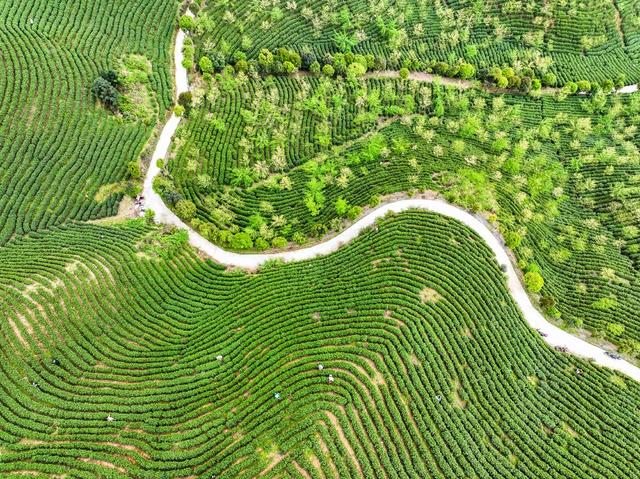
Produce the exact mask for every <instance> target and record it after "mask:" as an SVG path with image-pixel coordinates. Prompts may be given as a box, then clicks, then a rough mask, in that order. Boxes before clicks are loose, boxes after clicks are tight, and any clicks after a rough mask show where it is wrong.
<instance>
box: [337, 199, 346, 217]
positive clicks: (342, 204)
mask: <svg viewBox="0 0 640 479" xmlns="http://www.w3.org/2000/svg"><path fill="white" fill-rule="evenodd" d="M347 211H349V203H347V200H345V199H344V198H338V199H337V200H336V213H338V215H339V216H344V215H346V214H347Z"/></svg>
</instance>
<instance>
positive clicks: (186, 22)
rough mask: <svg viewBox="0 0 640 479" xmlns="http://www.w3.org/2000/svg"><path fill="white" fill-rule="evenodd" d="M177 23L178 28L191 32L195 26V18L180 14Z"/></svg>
mask: <svg viewBox="0 0 640 479" xmlns="http://www.w3.org/2000/svg"><path fill="white" fill-rule="evenodd" d="M178 23H179V25H180V28H181V29H183V30H184V31H186V32H192V31H193V30H195V28H196V20H195V18H193V17H192V16H190V15H182V16H181V17H180V21H179V22H178Z"/></svg>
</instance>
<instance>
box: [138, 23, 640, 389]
mask: <svg viewBox="0 0 640 479" xmlns="http://www.w3.org/2000/svg"><path fill="white" fill-rule="evenodd" d="M183 44H184V33H183V32H182V31H179V32H178V34H177V36H176V45H175V65H176V91H177V94H178V95H179V94H180V93H182V92H185V91H188V89H189V84H188V77H187V72H186V71H185V69H184V68H183V66H182V48H183ZM635 91H637V87H636V86H635V85H633V86H629V87H625V88H623V89H621V90H619V92H620V93H632V92H635ZM179 123H180V118H179V117H176V116H175V115H172V116H171V118H170V119H169V121H168V122H167V124H166V125H165V126H164V129H163V130H162V133H161V135H160V139H159V140H158V144H157V146H156V149H155V152H154V154H153V157H152V161H151V165H150V166H149V170H148V171H147V175H146V178H145V182H144V193H143V195H144V197H145V207H146V208H150V209H152V210H153V211H154V212H155V219H156V222H158V223H163V224H170V225H174V226H177V227H179V228H184V229H186V230H188V232H189V242H190V244H191V245H192V246H194V247H195V248H198V249H199V250H201V251H202V252H204V253H205V254H207V255H208V256H210V257H211V258H212V259H214V260H215V261H217V262H219V263H222V264H224V265H228V266H237V267H241V268H247V269H255V268H257V267H258V266H260V265H261V264H263V263H265V262H266V261H269V260H273V259H281V260H284V261H301V260H305V259H311V258H314V257H316V256H322V255H327V254H329V253H332V252H334V251H336V250H337V249H338V248H340V247H341V246H342V245H344V244H345V243H348V242H349V241H351V240H352V239H354V238H355V237H356V236H358V234H359V233H360V232H361V231H362V229H363V228H367V227H369V226H371V225H373V224H374V222H375V220H376V219H377V218H380V217H382V216H384V215H385V214H387V213H388V212H396V213H399V212H401V211H406V210H409V209H415V208H419V209H424V210H427V211H431V212H434V213H439V214H441V215H444V216H448V217H450V218H454V219H456V220H458V221H460V222H462V223H464V224H465V225H467V226H468V227H469V228H471V229H473V230H474V231H475V232H476V233H477V234H478V235H480V237H481V238H482V239H483V240H484V241H485V242H486V243H487V245H488V246H489V247H490V248H491V250H492V251H493V252H494V254H495V255H496V258H497V260H498V263H499V264H501V265H505V266H506V269H507V271H506V276H507V287H508V288H509V291H510V292H511V295H512V297H513V299H514V301H515V302H516V304H517V305H518V307H519V308H520V311H521V312H522V315H523V316H524V318H525V320H526V321H527V323H528V324H529V326H531V327H532V328H535V329H538V330H539V331H540V332H542V333H544V334H545V335H546V336H544V340H545V341H546V342H547V343H548V344H549V345H551V346H560V347H565V348H567V351H568V352H570V353H571V354H574V355H576V356H580V357H582V358H585V359H591V360H593V361H595V362H596V363H597V364H599V365H601V366H606V367H608V368H610V369H614V370H616V371H620V372H622V373H624V374H627V375H628V376H630V377H632V378H633V379H635V380H636V381H640V368H638V367H637V366H634V365H632V364H631V363H629V362H627V361H624V360H622V359H618V360H616V359H612V358H610V357H608V356H607V355H606V354H605V351H604V350H603V349H601V348H599V347H597V346H594V345H592V344H589V343H588V342H586V341H583V340H581V339H579V338H577V337H575V336H573V335H571V334H569V333H567V332H566V331H564V330H562V329H560V328H558V327H557V326H554V325H553V324H551V323H549V322H548V321H547V320H546V319H545V318H544V316H543V315H542V314H541V313H540V312H539V311H538V310H537V309H536V307H535V306H534V305H533V304H532V303H531V300H530V299H529V296H528V295H527V293H526V291H525V289H524V286H523V285H522V283H521V282H520V278H519V276H518V274H517V273H516V270H515V269H514V267H513V265H512V263H511V261H510V259H509V256H508V254H507V251H506V249H505V247H504V245H503V242H502V240H501V239H500V238H499V237H497V236H496V235H495V234H494V233H493V232H492V231H491V230H490V229H489V228H488V227H487V225H486V224H485V223H484V222H482V221H480V220H479V219H478V218H476V217H475V216H473V215H471V214H470V213H468V212H467V211H465V210H463V209H461V208H458V207H457V206H454V205H451V204H449V203H447V202H445V201H443V200H437V199H436V200H429V199H407V200H398V201H395V202H393V203H389V204H385V205H383V206H381V207H379V208H377V209H375V210H373V211H371V212H370V213H369V214H367V215H366V216H365V217H363V218H361V219H360V220H358V221H357V222H356V223H354V224H353V225H351V226H350V227H349V228H347V229H346V230H344V231H343V232H342V233H340V234H339V235H337V236H335V237H333V238H331V239H329V240H327V241H325V242H323V243H320V244H316V245H314V246H311V247H308V248H303V249H298V250H294V251H284V252H280V253H272V254H240V253H234V252H230V251H225V250H223V249H222V248H220V247H218V246H216V245H214V244H213V243H211V242H209V241H208V240H206V239H205V238H203V237H202V236H201V235H199V234H198V233H197V232H196V231H194V230H193V229H191V228H190V227H189V226H187V225H186V224H185V223H184V222H183V221H182V220H180V218H178V217H177V216H176V215H175V213H173V212H172V211H171V210H170V209H169V208H168V207H167V206H166V205H165V204H164V202H163V201H162V198H161V197H160V196H159V195H158V194H157V193H155V192H154V191H153V188H152V184H153V178H155V176H156V175H157V174H158V173H159V172H160V169H159V168H158V166H157V165H156V163H157V160H158V159H160V158H166V156H167V153H168V151H169V146H170V144H171V139H172V138H173V135H174V133H175V131H176V128H177V127H178V124H179Z"/></svg>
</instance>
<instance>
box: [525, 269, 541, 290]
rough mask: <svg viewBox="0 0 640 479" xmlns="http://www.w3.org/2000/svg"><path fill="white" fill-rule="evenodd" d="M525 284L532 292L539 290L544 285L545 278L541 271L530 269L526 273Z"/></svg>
mask: <svg viewBox="0 0 640 479" xmlns="http://www.w3.org/2000/svg"><path fill="white" fill-rule="evenodd" d="M524 284H525V286H526V287H527V289H528V290H529V291H531V292H532V293H537V292H539V291H540V290H541V289H542V287H543V286H544V280H543V279H542V276H541V275H540V273H537V272H535V271H529V272H528V273H526V274H525V275H524Z"/></svg>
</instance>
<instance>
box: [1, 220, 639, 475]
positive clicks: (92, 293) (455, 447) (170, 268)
mask: <svg viewBox="0 0 640 479" xmlns="http://www.w3.org/2000/svg"><path fill="white" fill-rule="evenodd" d="M178 244H179V238H177V237H176V236H175V235H174V236H166V235H164V236H163V235H161V234H160V232H159V231H158V230H155V229H154V230H150V229H149V228H147V227H144V226H143V225H142V224H141V223H139V222H133V223H129V224H125V225H122V226H120V227H111V228H107V227H98V226H90V225H82V226H80V225H79V226H74V227H67V228H63V229H60V230H58V231H55V232H51V233H48V234H46V235H44V234H43V235H37V236H36V237H33V238H29V239H21V240H15V241H12V242H11V243H10V244H9V245H7V246H5V247H3V248H2V249H1V250H0V259H1V261H0V265H1V266H0V278H2V279H1V280H0V289H1V290H2V294H1V295H0V297H1V298H2V306H1V308H2V313H3V316H4V317H5V318H6V320H5V321H3V322H2V326H1V328H0V332H1V335H2V341H3V344H4V346H3V348H2V353H1V354H2V361H1V362H0V364H2V367H1V368H0V385H1V386H0V387H1V388H2V394H0V411H1V414H2V418H3V427H2V429H0V450H1V451H2V459H3V460H2V461H1V462H0V471H3V472H2V474H3V476H5V477H14V475H15V474H16V473H18V472H25V471H31V472H32V473H33V474H35V476H36V477H54V476H53V475H54V474H67V475H70V476H73V477H86V478H96V477H111V478H120V477H158V478H160V477H162V478H165V477H166V478H176V477H183V478H184V477H212V476H215V477H218V478H222V477H230V478H231V477H233V478H237V477H314V478H315V477H341V478H344V477H361V476H363V475H364V476H367V477H422V478H424V477H438V478H445V477H450V478H460V477H486V478H494V477H513V478H525V477H531V478H536V479H540V478H555V477H575V478H609V477H612V474H614V475H615V476H616V477H629V478H630V477H635V476H636V475H638V474H640V471H639V470H638V465H637V462H636V461H634V460H633V458H634V457H636V456H637V455H638V453H640V451H639V450H638V448H639V447H640V446H639V443H638V441H637V440H636V439H637V437H638V435H639V434H640V430H639V429H638V427H639V426H638V424H640V423H639V422H638V410H637V407H635V406H634V405H635V404H637V402H638V401H639V400H640V388H639V387H638V385H637V384H636V383H634V382H632V381H629V380H626V379H623V378H622V377H620V376H618V375H616V374H614V373H612V372H611V371H608V370H604V369H599V368H595V367H593V366H591V365H590V364H589V363H586V362H584V361H580V360H578V359H575V358H573V357H570V356H566V355H563V354H560V353H556V352H554V351H552V350H550V349H549V348H548V347H547V346H545V345H544V344H543V343H542V341H541V340H540V338H539V336H538V335H537V334H536V333H535V331H532V330H531V329H529V327H528V326H527V325H526V323H525V322H524V320H523V319H522V318H521V317H520V316H519V313H518V311H517V309H516V307H515V306H514V304H513V302H512V300H511V299H510V296H509V295H508V293H507V291H506V289H505V286H504V280H503V279H502V274H501V273H500V270H499V268H498V265H497V264H496V263H495V261H494V259H493V258H492V255H491V252H490V251H489V250H488V248H487V247H486V246H485V245H484V243H483V242H482V241H481V240H480V239H479V238H478V237H477V236H476V235H475V234H474V233H473V232H472V231H471V230H469V229H467V228H466V227H463V226H461V225H460V224H458V223H456V222H455V221H453V220H448V219H444V218H442V217H440V216H438V215H433V214H426V213H419V212H412V213H405V214H402V215H400V216H398V217H396V218H390V219H385V220H384V221H381V222H380V223H379V224H378V225H377V228H376V230H369V231H367V232H365V233H364V234H363V235H362V237H360V238H359V239H357V240H356V241H355V242H354V243H353V244H350V245H349V246H346V247H344V248H343V249H341V250H340V251H339V252H337V253H335V254H333V255H331V256H328V257H325V258H321V259H317V260H314V261H309V262H304V263H299V264H292V265H286V266H284V265H273V266H270V267H268V268H265V271H262V272H260V273H257V274H244V273H238V272H225V271H223V270H222V269H221V268H220V267H218V266H215V265H214V264H212V263H210V262H203V261H202V260H200V259H199V258H197V257H196V256H195V255H194V254H193V253H192V252H190V251H189V250H186V249H184V247H180V246H176V245H178ZM170 245H174V246H173V247H172V246H170ZM218 357H221V359H217V358H218ZM319 365H322V366H323V369H322V370H319ZM329 375H331V376H332V377H333V378H334V381H333V382H330V381H329ZM276 395H278V396H276ZM276 397H278V398H279V399H277V398H276ZM108 418H112V419H113V420H112V421H109V420H108Z"/></svg>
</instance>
